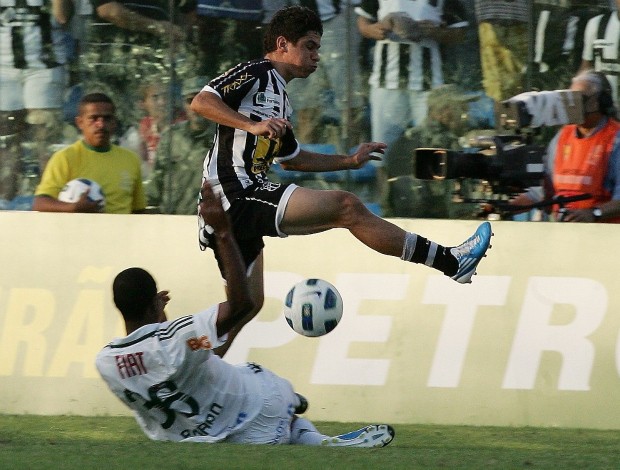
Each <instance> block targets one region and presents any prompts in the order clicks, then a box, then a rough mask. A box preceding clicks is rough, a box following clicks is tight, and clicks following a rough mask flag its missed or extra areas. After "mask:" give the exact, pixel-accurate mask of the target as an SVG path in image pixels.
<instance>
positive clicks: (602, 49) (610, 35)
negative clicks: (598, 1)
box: [582, 11, 620, 103]
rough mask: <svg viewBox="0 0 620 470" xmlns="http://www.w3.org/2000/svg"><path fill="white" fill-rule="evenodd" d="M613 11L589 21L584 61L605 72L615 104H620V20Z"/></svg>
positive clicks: (584, 46) (584, 43)
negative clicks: (619, 50)
mask: <svg viewBox="0 0 620 470" xmlns="http://www.w3.org/2000/svg"><path fill="white" fill-rule="evenodd" d="M618 14H619V13H618V12H616V11H611V12H609V13H605V14H604V15H599V16H595V17H594V18H592V19H590V21H588V24H587V25H586V31H585V33H584V39H583V55H582V58H583V60H587V61H589V62H591V63H593V64H594V69H595V70H597V71H599V72H603V73H604V74H605V75H606V76H607V79H608V80H609V82H610V84H611V87H612V91H613V98H614V102H616V103H617V102H618V99H619V93H620V91H619V90H618V87H619V85H620V83H619V80H618V77H619V76H620V62H619V60H618V59H620V55H619V54H618V49H619V48H620V18H618Z"/></svg>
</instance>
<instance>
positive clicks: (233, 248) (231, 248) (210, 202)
mask: <svg viewBox="0 0 620 470" xmlns="http://www.w3.org/2000/svg"><path fill="white" fill-rule="evenodd" d="M200 195H201V198H200V216H201V217H202V218H203V219H204V221H205V223H206V224H208V225H209V226H211V228H212V229H213V232H214V233H215V238H216V247H217V248H216V249H217V251H218V254H219V257H220V259H221V261H222V265H223V270H224V275H225V278H226V281H227V288H226V297H227V299H226V302H222V303H221V304H220V305H219V310H218V315H217V323H216V325H217V333H218V335H220V336H221V335H224V334H226V333H228V332H229V331H230V330H231V329H232V328H233V327H234V326H235V325H237V324H238V323H240V322H242V321H243V319H244V317H245V316H246V315H247V314H248V313H250V312H251V311H252V300H251V297H250V290H249V287H248V280H247V277H246V272H245V264H244V262H243V259H242V258H241V254H240V253H239V247H238V246H237V242H236V241H235V238H234V236H233V233H232V227H231V224H230V220H229V218H228V214H226V212H224V209H223V208H222V202H221V200H220V198H219V196H216V195H215V194H214V193H213V190H212V189H211V186H210V185H209V183H208V182H207V181H205V182H204V183H203V185H202V189H201V192H200Z"/></svg>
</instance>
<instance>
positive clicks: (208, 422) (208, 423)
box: [181, 403, 224, 439]
mask: <svg viewBox="0 0 620 470" xmlns="http://www.w3.org/2000/svg"><path fill="white" fill-rule="evenodd" d="M223 409H224V407H223V406H222V405H220V404H219V403H212V404H211V407H210V408H209V412H208V413H207V416H206V418H205V420H204V421H203V422H202V423H200V424H199V425H198V426H196V427H195V428H194V429H184V430H183V431H181V437H182V438H183V439H187V438H188V437H194V436H208V435H209V429H211V427H212V426H213V423H214V422H215V420H216V419H217V417H218V416H219V415H220V414H222V410H223Z"/></svg>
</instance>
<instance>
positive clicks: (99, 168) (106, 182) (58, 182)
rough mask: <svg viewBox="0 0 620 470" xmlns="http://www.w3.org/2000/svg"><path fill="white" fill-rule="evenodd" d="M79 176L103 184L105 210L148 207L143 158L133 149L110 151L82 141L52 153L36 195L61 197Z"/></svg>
mask: <svg viewBox="0 0 620 470" xmlns="http://www.w3.org/2000/svg"><path fill="white" fill-rule="evenodd" d="M75 178H88V179H90V180H93V181H96V182H97V183H99V185H100V186H101V188H102V189H103V193H104V195H105V209H104V212H105V213H108V214H130V213H131V212H133V211H137V210H143V209H144V208H145V207H146V198H145V196H144V188H143V186H142V173H141V170H140V157H138V155H136V154H135V153H134V152H132V151H131V150H127V149H125V148H122V147H119V146H117V145H112V146H111V147H110V149H109V150H108V151H97V150H95V149H93V148H92V147H89V146H88V145H87V144H85V143H84V141H82V140H79V141H77V142H75V143H74V144H71V145H69V146H68V147H66V148H64V149H62V150H59V151H58V152H56V153H54V155H52V158H50V160H49V162H48V163H47V166H46V167H45V170H44V171H43V176H42V177H41V182H40V183H39V185H38V186H37V189H36V191H35V196H40V195H46V196H51V197H54V198H58V194H59V193H60V191H61V190H62V188H63V186H64V185H65V184H66V183H67V182H69V181H71V180H72V179H75Z"/></svg>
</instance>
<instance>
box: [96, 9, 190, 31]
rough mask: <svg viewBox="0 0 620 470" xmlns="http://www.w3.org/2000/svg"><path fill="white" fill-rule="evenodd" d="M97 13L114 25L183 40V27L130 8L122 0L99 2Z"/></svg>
mask: <svg viewBox="0 0 620 470" xmlns="http://www.w3.org/2000/svg"><path fill="white" fill-rule="evenodd" d="M96 10H97V15H99V16H100V17H101V18H102V19H104V20H106V21H109V22H110V23H112V24H113V25H116V26H118V27H119V28H122V29H127V30H129V31H138V32H144V33H150V34H153V35H155V36H161V37H170V36H171V35H172V37H173V39H175V40H183V39H184V38H185V33H184V32H183V29H182V28H181V27H179V26H177V25H175V24H173V23H171V22H169V21H158V20H155V19H152V18H149V17H147V16H144V15H141V14H140V13H137V12H135V11H133V10H130V9H129V8H127V7H126V6H124V5H123V4H122V3H120V2H101V1H100V2H99V5H98V6H96Z"/></svg>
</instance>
